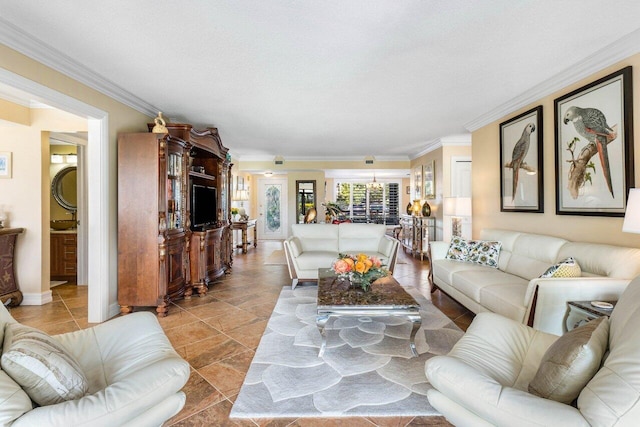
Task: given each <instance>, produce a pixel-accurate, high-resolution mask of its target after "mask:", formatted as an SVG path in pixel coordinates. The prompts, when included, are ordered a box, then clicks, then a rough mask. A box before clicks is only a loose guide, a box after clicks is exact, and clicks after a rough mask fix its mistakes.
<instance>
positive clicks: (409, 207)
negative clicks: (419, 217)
mask: <svg viewBox="0 0 640 427" xmlns="http://www.w3.org/2000/svg"><path fill="white" fill-rule="evenodd" d="M407 215H411V203H409V204H408V205H407Z"/></svg>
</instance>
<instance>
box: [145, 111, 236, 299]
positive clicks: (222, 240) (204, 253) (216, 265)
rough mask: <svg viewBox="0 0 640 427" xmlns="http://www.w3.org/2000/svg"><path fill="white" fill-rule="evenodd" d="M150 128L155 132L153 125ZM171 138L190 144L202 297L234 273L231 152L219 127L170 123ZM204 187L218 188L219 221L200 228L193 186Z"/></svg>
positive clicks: (195, 266)
mask: <svg viewBox="0 0 640 427" xmlns="http://www.w3.org/2000/svg"><path fill="white" fill-rule="evenodd" d="M149 129H152V126H151V124H150V125H149ZM167 129H168V130H169V133H170V134H171V135H174V136H176V137H178V138H181V139H185V140H186V141H188V144H189V157H188V173H187V176H188V188H189V192H188V194H189V195H191V197H189V199H188V203H189V219H190V222H189V225H190V230H191V244H190V250H189V262H190V273H191V285H192V286H193V287H194V289H195V290H196V291H197V292H198V295H200V296H202V295H204V294H205V293H206V292H207V289H208V286H209V284H210V283H211V282H212V281H213V280H215V279H216V278H218V277H220V276H222V275H223V274H225V273H229V272H230V271H231V264H232V262H233V261H232V258H231V257H232V250H231V245H232V242H231V238H230V235H231V233H230V230H229V224H230V218H231V209H230V206H231V194H230V191H229V183H230V182H231V166H232V165H231V163H230V161H229V156H228V155H227V153H228V149H227V148H226V147H224V146H223V145H222V140H221V139H220V135H219V134H218V130H217V129H216V128H207V129H206V130H203V131H198V130H195V129H193V128H192V127H191V125H185V124H173V123H168V124H167ZM194 186H200V187H206V188H215V189H216V200H215V211H216V215H215V221H214V222H212V223H209V224H205V225H200V222H201V219H198V218H197V216H196V213H197V212H196V210H197V209H198V206H194V205H193V202H194V199H193V187H194Z"/></svg>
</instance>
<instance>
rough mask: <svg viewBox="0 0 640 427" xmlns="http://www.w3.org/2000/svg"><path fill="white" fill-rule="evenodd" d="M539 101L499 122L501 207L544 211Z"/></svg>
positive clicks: (514, 209)
mask: <svg viewBox="0 0 640 427" xmlns="http://www.w3.org/2000/svg"><path fill="white" fill-rule="evenodd" d="M542 166H543V164H542V105H539V106H537V107H535V108H533V109H531V110H529V111H525V112H524V113H522V114H520V115H518V116H516V117H514V118H512V119H509V120H507V121H506V122H503V123H500V211H501V212H544V198H543V182H542V176H543V170H542Z"/></svg>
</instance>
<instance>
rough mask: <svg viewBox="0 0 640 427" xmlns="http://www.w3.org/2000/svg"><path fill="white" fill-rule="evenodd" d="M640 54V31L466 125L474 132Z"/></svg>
mask: <svg viewBox="0 0 640 427" xmlns="http://www.w3.org/2000/svg"><path fill="white" fill-rule="evenodd" d="M639 51H640V29H639V30H635V31H633V32H631V33H629V34H627V35H626V36H624V37H622V38H621V39H618V40H617V41H615V42H613V43H611V44H610V45H608V46H606V47H604V48H603V49H600V50H599V51H597V52H595V53H593V54H591V55H590V56H588V57H586V58H585V59H583V60H582V61H580V62H578V63H576V64H575V65H572V66H571V67H569V68H567V69H566V70H564V71H563V72H561V73H559V74H557V75H555V76H554V77H551V78H549V79H547V80H544V81H543V82H542V83H540V84H538V85H536V86H534V87H533V88H531V89H529V90H528V91H526V92H524V93H522V94H520V95H518V96H517V97H515V98H513V99H511V100H510V101H507V102H506V103H504V104H502V105H500V106H498V107H497V108H495V109H493V110H491V111H489V112H487V113H485V114H483V115H481V116H480V117H478V118H476V119H475V120H472V121H470V122H468V123H466V124H465V125H464V127H465V128H466V129H467V130H468V131H469V132H473V131H476V130H478V129H480V128H481V127H483V126H486V125H488V124H489V123H493V122H495V121H497V120H500V119H501V118H503V117H505V116H507V115H509V114H511V113H512V112H513V111H516V110H518V109H520V108H523V107H525V106H527V105H529V104H532V103H534V102H536V101H538V100H540V99H542V98H544V97H545V96H548V95H550V94H552V93H554V92H557V91H559V90H562V89H563V88H565V87H567V86H569V85H571V84H573V83H575V82H577V81H579V80H582V79H584V78H587V77H589V76H590V75H592V74H594V73H597V72H598V71H601V70H603V69H604V68H606V67H608V66H610V65H613V64H615V63H616V62H619V61H622V60H624V59H626V58H628V57H629V56H631V55H634V54H636V53H638V52H639Z"/></svg>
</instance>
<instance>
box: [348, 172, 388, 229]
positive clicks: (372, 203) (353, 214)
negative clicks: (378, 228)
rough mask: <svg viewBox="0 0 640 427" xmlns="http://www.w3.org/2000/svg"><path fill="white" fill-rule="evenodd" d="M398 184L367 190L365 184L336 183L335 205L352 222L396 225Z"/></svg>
mask: <svg viewBox="0 0 640 427" xmlns="http://www.w3.org/2000/svg"><path fill="white" fill-rule="evenodd" d="M399 189H400V184H399V183H397V182H391V183H384V184H383V186H382V187H381V188H377V189H372V190H367V185H366V183H361V182H338V183H337V184H336V203H338V205H340V207H341V208H342V209H343V210H344V211H346V212H345V218H344V219H346V218H349V219H351V221H353V222H373V223H376V224H388V225H395V224H398V220H399V209H398V208H399V204H400V199H399V197H400V191H399Z"/></svg>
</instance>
